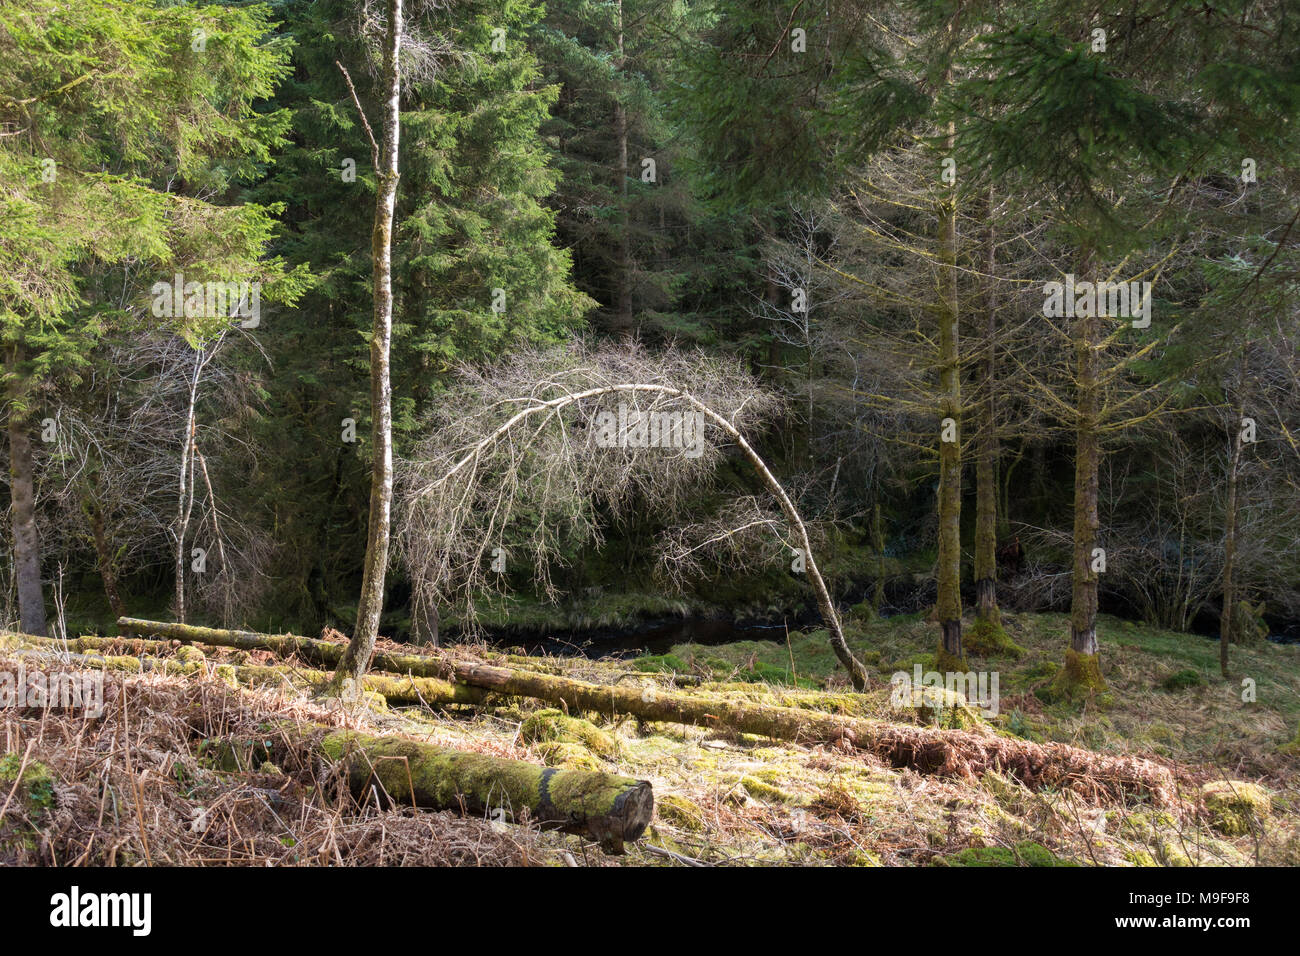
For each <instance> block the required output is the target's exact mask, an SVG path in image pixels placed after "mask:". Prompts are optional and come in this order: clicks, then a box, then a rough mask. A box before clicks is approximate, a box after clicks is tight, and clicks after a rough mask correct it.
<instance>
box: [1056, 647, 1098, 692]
mask: <svg viewBox="0 0 1300 956" xmlns="http://www.w3.org/2000/svg"><path fill="white" fill-rule="evenodd" d="M1105 692H1106V681H1105V680H1104V679H1103V678H1102V676H1101V660H1100V657H1099V656H1098V655H1096V654H1080V653H1079V652H1078V651H1076V650H1075V649H1074V648H1072V647H1071V648H1067V649H1066V651H1065V666H1064V667H1062V668H1061V670H1060V672H1059V673H1058V674H1057V675H1056V678H1055V679H1054V680H1053V681H1052V683H1051V686H1050V688H1049V694H1048V697H1049V699H1051V700H1071V701H1072V700H1081V699H1084V698H1088V697H1092V696H1095V695H1097V694H1104V693H1105Z"/></svg>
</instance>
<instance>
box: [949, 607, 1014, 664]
mask: <svg viewBox="0 0 1300 956" xmlns="http://www.w3.org/2000/svg"><path fill="white" fill-rule="evenodd" d="M961 643H962V649H963V650H965V651H967V652H968V653H971V654H977V655H979V656H980V657H1009V658H1012V659H1013V660H1018V659H1019V658H1021V657H1023V656H1024V654H1025V649H1024V648H1023V647H1020V646H1019V645H1018V644H1016V642H1015V641H1013V640H1011V635H1009V634H1008V633H1007V631H1006V628H1004V627H1003V626H1002V622H1001V621H999V620H996V619H994V618H991V617H978V616H977V617H976V618H975V623H973V624H972V625H971V626H970V628H969V629H968V630H967V631H966V633H965V634H963V635H962V639H961Z"/></svg>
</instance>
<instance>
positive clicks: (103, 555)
mask: <svg viewBox="0 0 1300 956" xmlns="http://www.w3.org/2000/svg"><path fill="white" fill-rule="evenodd" d="M82 508H83V510H84V511H85V514H86V522H87V524H89V525H90V540H91V541H92V542H93V543H94V545H95V560H96V563H97V564H98V565H99V576H100V578H101V579H103V582H104V596H105V597H107V598H108V606H109V607H110V608H112V610H113V616H114V617H124V616H125V615H126V605H124V604H123V603H122V592H121V590H120V589H119V588H118V585H117V567H116V562H115V561H114V560H113V548H112V546H111V545H110V544H109V541H108V531H107V529H106V528H105V526H104V513H103V511H101V510H100V508H99V505H98V503H97V502H96V501H95V499H94V498H93V497H88V498H86V499H85V501H83V502H82Z"/></svg>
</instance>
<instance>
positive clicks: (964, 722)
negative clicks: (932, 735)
mask: <svg viewBox="0 0 1300 956" xmlns="http://www.w3.org/2000/svg"><path fill="white" fill-rule="evenodd" d="M908 693H909V694H910V699H909V700H906V701H905V702H904V704H903V706H904V707H906V708H908V709H911V710H914V711H915V712H916V715H917V717H918V718H919V719H920V721H921V722H922V723H925V724H937V725H938V726H940V727H944V728H947V729H949V730H970V729H972V728H975V727H978V726H979V725H980V724H982V723H983V722H984V718H983V717H981V716H980V715H979V714H978V713H977V712H976V711H975V710H974V709H973V708H972V707H971V706H970V705H969V704H968V703H967V702H966V698H965V696H964V695H962V694H961V693H959V692H957V691H955V690H949V689H948V688H947V687H926V686H921V687H912V688H911V689H910V691H909V692H908Z"/></svg>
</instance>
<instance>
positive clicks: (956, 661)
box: [933, 644, 970, 674]
mask: <svg viewBox="0 0 1300 956" xmlns="http://www.w3.org/2000/svg"><path fill="white" fill-rule="evenodd" d="M933 669H934V670H936V671H938V672H939V673H940V674H946V673H948V672H949V671H960V672H963V673H964V672H965V671H968V670H970V667H968V666H967V664H966V658H965V657H958V656H956V655H955V654H949V653H948V652H947V651H946V650H944V647H943V644H940V645H939V647H938V649H936V650H935V652H934V667H933Z"/></svg>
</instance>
